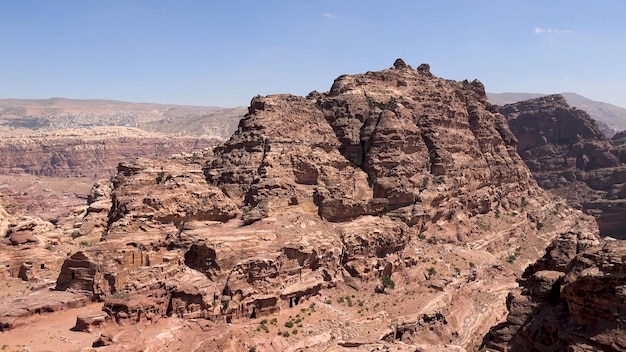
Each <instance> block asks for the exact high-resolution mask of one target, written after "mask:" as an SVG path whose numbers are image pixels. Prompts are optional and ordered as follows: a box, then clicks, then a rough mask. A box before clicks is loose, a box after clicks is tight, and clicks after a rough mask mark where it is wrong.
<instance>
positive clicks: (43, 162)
mask: <svg viewBox="0 0 626 352" xmlns="http://www.w3.org/2000/svg"><path fill="white" fill-rule="evenodd" d="M220 141H221V139H215V138H214V139H211V138H201V137H200V138H199V137H179V136H166V135H164V134H159V133H149V132H145V131H141V130H138V129H134V128H125V127H106V128H104V127H101V128H94V129H84V130H57V131H47V132H41V133H40V134H39V135H31V134H26V135H21V136H20V135H18V136H14V135H4V134H3V136H2V139H1V141H0V173H2V174H11V173H28V174H33V175H41V176H61V177H76V176H85V177H93V178H94V179H97V178H99V177H109V176H111V175H113V174H115V167H116V165H117V164H119V163H120V162H123V161H126V160H128V159H129V158H130V159H132V158H136V157H142V156H150V157H152V158H155V159H166V158H167V157H169V156H170V155H172V154H176V153H180V152H189V151H191V150H193V149H196V150H201V149H203V148H207V147H212V146H215V145H216V144H218V143H219V142H220Z"/></svg>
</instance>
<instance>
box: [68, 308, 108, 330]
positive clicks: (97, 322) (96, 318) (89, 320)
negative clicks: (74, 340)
mask: <svg viewBox="0 0 626 352" xmlns="http://www.w3.org/2000/svg"><path fill="white" fill-rule="evenodd" d="M108 319H109V315H107V314H106V313H105V312H102V311H100V312H90V313H87V314H82V315H79V316H77V317H76V325H75V326H74V328H73V329H74V330H75V331H84V332H91V331H93V329H95V328H99V327H101V326H102V325H104V324H105V323H106V321H107V320H108Z"/></svg>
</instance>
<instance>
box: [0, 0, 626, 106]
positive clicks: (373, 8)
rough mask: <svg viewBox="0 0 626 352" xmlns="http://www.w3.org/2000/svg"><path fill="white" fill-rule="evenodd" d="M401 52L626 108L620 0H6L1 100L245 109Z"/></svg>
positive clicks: (524, 86) (516, 85)
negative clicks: (71, 100) (261, 99)
mask: <svg viewBox="0 0 626 352" xmlns="http://www.w3.org/2000/svg"><path fill="white" fill-rule="evenodd" d="M396 58H403V59H404V60H405V61H406V62H407V63H408V64H411V65H413V66H414V67H416V66H418V65H419V64H420V63H429V64H430V66H431V72H433V73H434V74H435V75H437V76H440V77H444V78H448V79H454V80H463V79H469V80H472V79H475V78H477V79H479V80H480V81H481V82H483V83H484V84H485V87H486V90H487V91H488V92H527V93H558V92H575V93H578V94H581V95H584V96H586V97H588V98H591V99H594V100H599V101H604V102H608V103H612V104H615V105H619V106H622V107H626V1H624V0H593V1H592V0H456V1H455V0H437V1H434V0H430V1H420V0H385V1H383V0H379V1H371V0H308V1H301V0H265V1H259V0H254V1H246V0H228V1H226V0H223V1H218V0H56V1H51V0H0V98H50V97H65V98H77V99H115V100H124V101H133V102H153V103H168V104H187V105H214V106H223V107H230V106H242V105H248V104H249V102H250V99H251V98H252V97H253V96H255V95H258V94H260V95H268V94H275V93H292V94H296V95H306V94H308V93H309V92H310V91H313V90H318V91H327V90H328V89H329V88H330V86H331V85H332V82H333V80H334V79H335V78H337V77H338V76H340V75H342V74H353V73H361V72H366V71H375V70H381V69H385V68H388V67H390V66H391V65H392V63H393V61H394V60H395V59H396Z"/></svg>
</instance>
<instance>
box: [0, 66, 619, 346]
mask: <svg viewBox="0 0 626 352" xmlns="http://www.w3.org/2000/svg"><path fill="white" fill-rule="evenodd" d="M550 99H551V100H547V99H546V98H544V100H545V101H544V100H542V101H539V102H531V103H529V104H527V105H518V106H515V107H513V106H504V107H498V106H496V105H494V104H492V103H490V102H489V100H488V98H487V95H486V94H485V88H484V86H483V85H482V83H481V82H480V81H478V80H473V81H471V82H470V81H467V80H466V81H462V82H456V81H452V80H446V79H443V78H439V77H436V76H434V75H433V74H432V73H431V72H430V67H429V66H428V65H427V64H421V65H419V66H418V67H416V68H413V67H411V66H410V65H408V64H406V63H405V62H404V61H402V60H401V59H398V60H396V61H395V62H394V64H393V66H392V67H391V68H389V69H385V70H382V71H377V72H373V71H370V72H367V73H363V74H355V75H343V76H340V77H338V78H337V79H336V80H335V81H334V82H333V84H332V86H331V88H330V90H329V91H328V92H316V91H313V92H311V93H309V94H308V95H307V96H306V97H299V96H293V95H289V94H281V95H271V96H265V97H261V96H259V97H255V98H253V99H252V101H251V103H250V106H249V107H248V109H247V110H248V112H247V114H245V116H244V117H243V118H242V119H241V120H240V121H239V125H238V128H237V129H236V131H235V132H234V134H233V135H232V137H230V138H229V139H228V140H226V141H225V142H223V143H221V144H218V145H215V146H213V147H206V146H202V147H201V148H200V147H199V148H198V150H197V151H196V152H184V153H181V152H176V155H172V156H168V157H163V158H161V159H160V160H159V159H156V158H152V151H151V150H150V152H149V153H150V154H148V155H147V156H149V157H145V156H144V157H140V158H127V160H119V159H118V160H116V161H118V164H117V167H116V171H115V175H114V176H113V177H111V178H105V179H102V180H99V181H97V182H95V184H94V185H93V186H92V187H91V189H90V190H89V193H88V195H87V196H86V198H87V199H86V200H85V204H83V205H82V206H76V207H75V208H73V210H72V212H71V213H70V214H69V215H66V216H57V217H55V218H54V219H48V220H44V219H42V218H40V217H36V216H32V214H27V213H19V212H16V211H6V210H5V209H4V208H6V209H9V210H11V209H13V208H16V206H12V205H11V204H12V203H11V202H12V200H11V199H0V201H2V204H0V237H1V238H2V241H0V264H1V265H0V268H1V269H0V275H1V276H3V277H4V278H5V279H6V280H5V284H4V286H3V287H1V288H0V294H1V295H2V298H3V299H2V302H3V303H2V307H1V308H0V312H1V313H0V330H2V332H0V343H2V344H3V345H6V346H7V348H15V349H17V348H21V347H24V346H27V347H28V348H30V349H31V350H46V349H50V348H52V349H54V350H68V351H73V350H94V351H143V350H150V351H166V350H185V351H204V350H219V351H300V350H307V351H390V350H394V351H474V350H479V349H483V350H499V351H509V350H511V351H521V350H533V349H536V350H546V351H549V350H555V349H565V348H570V350H572V351H587V350H594V348H595V349H596V350H602V349H603V348H606V349H607V350H611V349H610V348H612V350H624V341H622V340H621V339H622V337H620V336H621V335H620V331H622V332H623V326H622V325H621V324H623V321H624V319H625V318H626V309H624V307H623V292H622V291H623V290H622V288H623V287H622V286H624V285H625V284H626V281H625V280H626V278H625V276H624V272H625V271H624V270H623V263H622V262H623V260H622V259H623V255H622V252H623V251H622V249H621V248H622V247H623V245H622V242H621V241H619V240H614V239H602V238H601V237H600V236H599V233H600V231H601V230H605V229H606V225H603V222H602V221H600V228H598V224H597V223H596V218H594V217H593V216H591V215H589V214H585V213H583V212H582V211H580V210H578V209H575V208H574V207H572V206H570V205H569V204H568V203H567V202H566V201H565V200H564V199H563V198H560V197H558V196H555V195H553V194H552V193H550V192H548V191H546V190H544V189H543V188H541V187H540V185H542V186H544V187H548V186H549V182H550V181H551V180H556V183H555V185H559V186H563V185H562V184H560V183H559V182H565V186H567V185H569V183H567V182H569V179H568V178H567V175H569V174H570V173H571V170H570V169H568V170H566V171H568V172H569V173H566V172H565V171H563V172H562V174H558V175H557V176H551V175H552V174H553V173H554V170H547V169H546V170H543V169H540V168H538V166H537V165H533V164H532V162H529V160H530V159H528V158H525V154H524V153H527V154H531V155H535V154H533V153H530V152H528V150H533V149H532V148H534V147H535V145H536V144H540V145H541V146H546V145H548V143H547V141H553V140H554V141H557V140H558V141H560V140H561V139H559V138H561V135H559V134H555V135H554V136H553V135H551V134H548V133H547V132H546V133H544V135H543V136H542V135H540V134H539V133H537V132H536V131H535V130H530V131H526V132H527V134H523V133H520V132H519V130H518V129H517V127H515V122H516V120H519V121H517V122H522V119H523V118H524V116H526V115H525V114H528V113H527V112H528V111H530V110H532V109H533V108H537V109H540V110H542V111H547V112H545V113H546V114H549V113H550V112H551V111H553V110H555V111H559V113H558V114H557V116H562V115H563V113H561V110H566V112H567V113H572V112H571V111H568V110H567V109H568V108H569V107H567V108H566V107H564V106H562V103H563V102H561V101H560V98H558V97H550ZM542 104H543V105H542ZM551 104H552V105H551ZM544 105H546V106H544ZM553 105H555V106H556V107H554V108H552V106H553ZM551 109H552V110H551ZM559 109H561V110H559ZM520 111H525V112H524V113H520ZM516 114H517V115H516ZM568 116H570V115H568ZM575 116H576V117H577V118H582V120H581V121H583V122H580V123H579V122H577V123H578V124H570V125H571V128H572V131H565V132H567V136H566V138H570V134H571V135H573V136H574V137H575V138H577V139H576V141H580V142H581V143H583V144H584V143H590V144H592V145H596V144H598V145H600V144H601V143H600V142H596V140H601V141H602V143H605V144H602V145H603V146H604V145H607V146H608V145H609V144H606V143H608V142H607V140H606V138H604V139H602V136H601V134H596V131H597V127H594V125H593V124H592V123H585V121H586V120H585V118H584V115H582V114H580V113H577V115H575ZM507 119H508V120H507ZM535 120H536V121H535ZM568 121H569V120H568ZM576 121H579V120H578V119H577V120H576ZM531 122H532V123H527V125H528V126H531V127H529V128H541V130H542V131H557V129H555V128H552V129H550V126H547V127H546V125H545V124H546V123H554V118H553V117H547V118H545V119H541V118H534V119H533V121H531ZM533 123H535V125H533ZM542 124H543V125H542ZM509 125H510V126H511V127H509ZM532 126H535V127H532ZM552 127H553V126H552ZM522 131H524V130H523V129H522ZM150 133H152V132H150ZM546 134H547V135H546ZM538 136H539V137H538ZM542 137H543V138H542ZM557 137H558V138H557ZM564 138H565V137H564ZM537 140H539V142H537ZM589 140H592V142H588V141H589ZM567 141H569V140H567ZM541 143H543V144H541ZM563 143H564V144H568V143H569V142H563ZM615 143H617V142H615ZM555 144H556V142H554V143H550V144H549V145H551V146H552V148H553V149H557V152H552V150H548V151H550V152H552V154H547V155H548V156H550V157H552V156H553V158H554V159H555V160H560V159H559V158H561V157H562V155H563V154H564V153H567V151H563V150H567V148H569V144H568V146H563V149H562V150H561V149H558V148H557V147H554V145H555ZM616 145H618V144H610V146H613V148H618V147H615V146H616ZM185 147H186V146H185V145H182V144H181V145H180V148H181V149H182V148H185ZM546 148H547V147H546ZM581 148H583V149H584V147H581ZM603 148H604V147H603ZM585 150H586V149H585ZM593 150H598V152H597V153H596V154H597V155H601V156H606V157H607V158H609V155H608V154H610V155H613V156H615V153H616V152H614V151H613V150H617V149H611V150H610V151H608V152H605V151H604V149H602V148H600V147H598V148H596V149H593ZM518 151H519V153H520V154H521V155H522V157H520V154H518ZM546 153H547V152H546ZM558 153H561V154H558ZM606 153H608V154H606ZM164 154H165V153H164ZM173 154H174V153H173ZM596 154H588V156H587V160H588V161H587V163H586V164H585V163H584V160H585V158H584V157H580V158H581V160H582V161H583V164H585V167H587V168H586V169H584V170H585V171H587V170H594V169H592V167H591V166H590V165H593V163H594V162H596V160H597V159H598V158H597V157H596ZM615 158H617V160H620V159H619V156H615ZM565 159H567V158H565ZM525 160H526V162H527V163H528V165H529V166H530V167H528V166H527V164H526V163H525V162H524V161H525ZM538 160H545V158H543V159H538ZM602 160H603V159H602ZM611 160H614V159H611ZM566 162H568V164H567V165H569V166H571V165H570V164H569V163H570V161H569V159H568V160H566ZM35 164H37V163H35ZM537 164H541V163H540V162H537ZM574 164H575V165H576V163H574ZM554 165H558V164H554ZM603 167H604V165H603ZM610 167H612V168H613V169H611V170H610V172H609V173H608V174H609V175H610V174H612V173H614V172H617V171H615V170H617V169H619V165H617V164H615V165H613V164H611V166H610ZM558 170H561V169H560V166H559V169H558ZM544 171H545V172H544ZM85 172H86V171H85ZM559 172H560V171H559ZM577 172H579V171H577ZM607 172H608V171H607ZM579 174H580V175H581V180H584V177H583V176H584V175H583V173H582V172H579ZM533 175H534V177H533ZM542 175H545V177H541V176H542ZM563 179H564V180H565V181H563ZM607 182H608V181H607ZM3 193H6V192H3ZM567 200H568V202H570V204H572V202H571V199H570V198H567ZM582 204H584V202H583V203H581V207H583V208H584V206H583V205H582ZM585 204H586V203H585ZM585 209H589V208H585ZM588 213H590V214H592V215H595V214H593V212H589V211H588ZM598 219H602V217H598ZM607 223H608V222H607ZM618 226H619V225H618ZM72 314H74V317H75V319H68V316H69V317H71V316H72ZM55 321H58V322H61V321H63V322H68V323H69V324H71V325H72V326H68V327H67V329H65V330H56V329H52V328H51V327H52V326H54V324H55ZM46 322H47V324H50V326H48V331H50V332H49V333H48V334H47V335H36V336H33V335H32V334H31V336H29V338H28V339H27V338H25V336H27V335H28V331H29V330H28V329H29V328H35V327H36V328H38V329H39V328H41V326H42V325H38V324H44V325H43V326H45V324H46ZM581 326H583V327H584V329H583V330H582V332H581V329H580V327H581ZM70 328H71V329H72V330H71V331H70V330H69V329H70ZM61 333H62V334H63V335H60V334H61ZM554 336H557V337H558V338H554Z"/></svg>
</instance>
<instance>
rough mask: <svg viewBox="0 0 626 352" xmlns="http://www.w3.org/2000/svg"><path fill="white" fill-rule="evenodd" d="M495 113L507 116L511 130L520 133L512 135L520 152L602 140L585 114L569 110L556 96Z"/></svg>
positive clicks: (501, 108) (512, 105)
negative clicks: (515, 138) (539, 146)
mask: <svg viewBox="0 0 626 352" xmlns="http://www.w3.org/2000/svg"><path fill="white" fill-rule="evenodd" d="M499 111H500V112H501V113H502V114H504V115H505V116H506V117H507V120H508V121H509V125H510V127H511V129H512V130H514V131H519V132H520V133H516V135H517V137H518V139H519V150H520V151H524V150H527V149H529V148H532V147H535V146H538V145H542V144H559V145H568V144H573V143H575V142H577V141H581V140H589V139H593V140H605V139H606V137H605V136H604V134H603V133H602V131H601V130H600V128H599V127H598V125H597V124H596V122H595V121H594V120H593V119H592V118H591V117H590V116H589V115H588V114H587V113H586V112H584V111H583V110H579V109H576V108H572V107H570V106H569V105H568V104H567V101H566V100H565V98H564V97H563V96H562V95H559V94H554V95H548V96H544V97H540V98H535V99H529V100H524V101H521V102H518V103H513V104H507V105H504V106H502V107H500V109H499Z"/></svg>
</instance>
